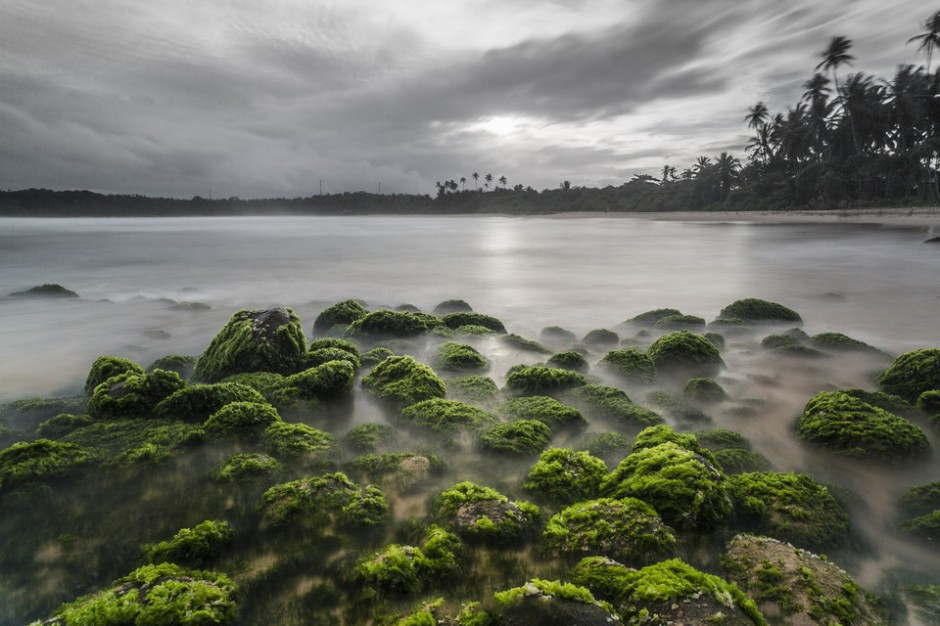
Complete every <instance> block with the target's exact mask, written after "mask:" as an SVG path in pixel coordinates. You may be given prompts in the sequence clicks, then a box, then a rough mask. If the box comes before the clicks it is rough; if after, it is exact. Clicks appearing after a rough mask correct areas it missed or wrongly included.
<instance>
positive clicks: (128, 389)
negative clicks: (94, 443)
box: [88, 370, 186, 419]
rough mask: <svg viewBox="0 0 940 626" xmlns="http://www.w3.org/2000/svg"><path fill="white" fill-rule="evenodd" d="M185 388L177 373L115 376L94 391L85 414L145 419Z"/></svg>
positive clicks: (129, 373)
mask: <svg viewBox="0 0 940 626" xmlns="http://www.w3.org/2000/svg"><path fill="white" fill-rule="evenodd" d="M185 386H186V383H184V382H183V379H182V378H180V376H179V374H177V373H176V372H165V371H163V370H155V371H154V372H152V373H150V374H135V373H131V372H127V373H124V374H118V375H117V376H112V377H111V378H109V379H107V380H106V381H104V382H103V383H101V384H100V385H98V386H97V387H95V391H94V393H93V394H92V396H91V399H90V400H89V401H88V413H89V414H90V415H91V416H92V417H95V418H98V419H115V418H120V417H144V416H147V415H150V414H151V413H153V412H154V408H155V407H156V405H157V403H159V402H160V401H161V400H163V399H164V398H167V397H169V396H171V395H172V394H173V393H174V392H176V391H179V390H180V389H182V388H183V387H185Z"/></svg>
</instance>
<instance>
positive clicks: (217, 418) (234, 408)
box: [203, 402, 281, 441]
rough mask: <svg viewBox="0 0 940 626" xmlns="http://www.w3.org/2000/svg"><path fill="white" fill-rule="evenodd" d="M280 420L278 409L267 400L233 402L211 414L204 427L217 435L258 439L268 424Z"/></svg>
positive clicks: (245, 439)
mask: <svg viewBox="0 0 940 626" xmlns="http://www.w3.org/2000/svg"><path fill="white" fill-rule="evenodd" d="M279 421H281V416H280V415H278V412H277V409H275V408H274V407H273V406H271V405H270V404H268V403H266V402H265V403H263V404H262V403H258V402H231V403H229V404H226V405H225V406H224V407H222V408H221V409H219V410H218V411H216V412H215V413H213V414H212V415H210V416H209V419H207V420H206V423H205V424H204V425H203V428H204V429H205V431H206V434H208V435H212V436H215V437H230V438H234V439H239V440H243V441H256V440H258V439H259V438H260V437H261V433H263V432H264V430H265V429H266V428H267V427H268V426H270V425H271V424H273V423H274V422H279Z"/></svg>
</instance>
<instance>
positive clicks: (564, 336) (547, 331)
mask: <svg viewBox="0 0 940 626" xmlns="http://www.w3.org/2000/svg"><path fill="white" fill-rule="evenodd" d="M539 339H541V340H542V341H543V342H545V343H548V344H552V345H561V346H564V345H571V344H574V343H575V342H577V341H578V336H577V335H575V334H574V333H573V332H571V331H570V330H566V329H564V328H562V327H560V326H546V327H545V328H543V329H542V330H541V331H540V332H539Z"/></svg>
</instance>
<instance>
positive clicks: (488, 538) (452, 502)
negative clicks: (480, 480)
mask: <svg viewBox="0 0 940 626" xmlns="http://www.w3.org/2000/svg"><path fill="white" fill-rule="evenodd" d="M431 511H432V513H433V516H434V518H435V519H437V520H438V521H439V522H441V523H442V524H447V525H449V526H450V527H451V528H453V529H454V531H455V532H456V533H457V534H458V535H461V536H463V537H465V538H467V539H473V540H478V541H482V542H496V543H503V542H513V541H518V540H520V539H524V538H526V537H528V536H530V535H532V534H533V533H534V532H535V530H536V526H537V523H538V519H539V508H538V507H537V506H535V505H534V504H530V503H528V502H511V501H510V500H509V498H507V497H506V496H504V495H503V494H501V493H499V492H498V491H496V490H495V489H492V488H490V487H483V486H481V485H477V484H475V483H472V482H467V481H465V482H462V483H458V484H456V485H454V486H453V487H450V488H449V489H445V490H444V491H442V492H441V493H439V494H438V495H437V496H435V497H434V498H433V499H432V501H431Z"/></svg>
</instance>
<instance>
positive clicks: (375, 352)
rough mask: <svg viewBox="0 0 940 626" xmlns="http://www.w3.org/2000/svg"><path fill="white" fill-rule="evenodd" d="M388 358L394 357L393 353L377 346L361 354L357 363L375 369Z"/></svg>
mask: <svg viewBox="0 0 940 626" xmlns="http://www.w3.org/2000/svg"><path fill="white" fill-rule="evenodd" d="M390 356H395V353H394V352H392V351H391V350H389V349H388V348H385V347H383V346H379V347H376V348H372V349H371V350H367V351H366V352H363V353H362V355H361V356H360V357H359V362H360V363H361V364H362V366H363V367H375V366H376V365H378V364H379V363H381V362H382V361H384V360H385V359H387V358H388V357H390Z"/></svg>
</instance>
